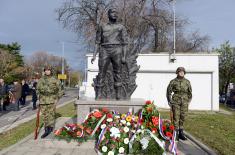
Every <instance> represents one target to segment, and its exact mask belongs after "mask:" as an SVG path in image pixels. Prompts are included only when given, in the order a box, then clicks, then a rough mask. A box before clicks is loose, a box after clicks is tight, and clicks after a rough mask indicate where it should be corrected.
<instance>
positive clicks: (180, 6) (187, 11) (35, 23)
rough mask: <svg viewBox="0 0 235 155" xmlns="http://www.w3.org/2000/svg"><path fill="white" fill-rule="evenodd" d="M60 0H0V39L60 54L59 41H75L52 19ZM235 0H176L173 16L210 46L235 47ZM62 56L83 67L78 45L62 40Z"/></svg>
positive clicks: (25, 52) (26, 48)
mask: <svg viewBox="0 0 235 155" xmlns="http://www.w3.org/2000/svg"><path fill="white" fill-rule="evenodd" d="M63 1H64V0H0V42H1V43H11V42H19V43H20V44H21V45H22V54H23V55H26V56H29V55H31V54H32V53H33V52H36V51H47V52H49V53H52V54H54V55H58V56H61V55H62V46H61V43H60V41H76V40H77V35H79V34H74V33H72V32H68V31H66V30H64V29H63V28H62V27H61V25H60V24H59V23H58V22H57V21H56V13H55V9H56V8H58V7H60V6H61V5H62V2H63ZM234 6H235V0H178V1H177V5H176V12H177V15H179V16H182V17H185V18H188V19H189V20H190V24H189V25H188V26H187V29H186V31H187V32H192V31H195V30H199V31H200V33H201V34H202V35H209V36H210V38H211V42H210V48H212V47H219V45H220V44H221V43H223V42H224V41H226V40H230V43H231V44H232V46H235V17H234V16H235V7H234ZM65 53H66V54H65V55H66V56H65V57H66V59H67V60H68V62H69V64H70V65H71V66H72V67H73V68H74V69H80V70H84V55H85V51H84V50H83V48H82V46H81V45H80V44H72V43H65Z"/></svg>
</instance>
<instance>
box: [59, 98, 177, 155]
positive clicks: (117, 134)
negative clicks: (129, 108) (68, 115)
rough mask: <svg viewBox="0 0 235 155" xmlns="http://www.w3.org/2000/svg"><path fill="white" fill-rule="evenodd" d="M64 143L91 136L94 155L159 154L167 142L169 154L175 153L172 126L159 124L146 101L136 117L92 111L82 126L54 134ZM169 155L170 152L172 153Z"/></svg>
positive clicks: (154, 108) (72, 125) (128, 114)
mask: <svg viewBox="0 0 235 155" xmlns="http://www.w3.org/2000/svg"><path fill="white" fill-rule="evenodd" d="M55 135H56V136H57V137H59V138H64V139H75V140H77V141H79V142H83V141H85V140H87V139H88V138H91V137H93V136H95V139H96V144H95V150H96V151H97V153H98V154H103V155H116V154H130V153H131V154H152V153H154V154H156V155H157V154H162V153H164V152H165V142H166V141H169V142H170V143H171V144H172V145H171V150H172V149H175V146H176V145H173V144H174V126H173V125H172V123H171V122H170V121H169V120H162V119H161V118H160V115H159V112H158V110H157V108H156V107H155V105H154V103H153V102H151V101H146V104H145V105H144V106H143V109H141V110H140V112H138V113H137V114H132V113H130V112H128V113H124V114H120V113H119V112H116V111H110V110H108V109H105V108H103V109H99V110H94V111H92V112H91V113H90V114H88V115H87V117H86V119H85V120H84V122H83V123H82V124H81V125H79V124H66V125H65V126H64V127H62V128H60V129H58V130H56V131H55ZM172 152H173V151H172Z"/></svg>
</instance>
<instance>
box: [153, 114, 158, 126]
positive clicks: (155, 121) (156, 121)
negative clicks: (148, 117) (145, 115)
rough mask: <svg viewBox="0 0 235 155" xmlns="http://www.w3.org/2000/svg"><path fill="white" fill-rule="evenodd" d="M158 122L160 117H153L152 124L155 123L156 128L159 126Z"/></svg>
mask: <svg viewBox="0 0 235 155" xmlns="http://www.w3.org/2000/svg"><path fill="white" fill-rule="evenodd" d="M158 121H159V118H158V117H156V116H152V122H153V125H154V126H157V125H158Z"/></svg>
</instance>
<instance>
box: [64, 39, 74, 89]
mask: <svg viewBox="0 0 235 155" xmlns="http://www.w3.org/2000/svg"><path fill="white" fill-rule="evenodd" d="M60 43H61V44H62V66H61V74H62V75H64V74H65V58H64V49H65V43H72V44H74V43H78V42H74V41H60ZM62 86H64V80H62Z"/></svg>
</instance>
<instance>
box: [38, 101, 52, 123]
mask: <svg viewBox="0 0 235 155" xmlns="http://www.w3.org/2000/svg"><path fill="white" fill-rule="evenodd" d="M40 110H41V113H42V119H43V122H44V125H45V126H54V123H55V104H44V105H40Z"/></svg>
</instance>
